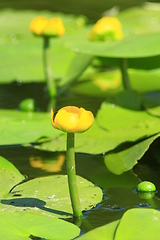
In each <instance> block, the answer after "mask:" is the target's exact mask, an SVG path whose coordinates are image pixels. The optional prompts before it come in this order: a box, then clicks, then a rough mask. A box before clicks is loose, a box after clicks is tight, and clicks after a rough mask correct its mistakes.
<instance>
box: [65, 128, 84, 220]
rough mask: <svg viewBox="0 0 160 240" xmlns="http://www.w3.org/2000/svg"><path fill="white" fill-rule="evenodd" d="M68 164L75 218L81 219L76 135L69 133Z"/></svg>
mask: <svg viewBox="0 0 160 240" xmlns="http://www.w3.org/2000/svg"><path fill="white" fill-rule="evenodd" d="M66 163H67V175H68V186H69V192H70V198H71V203H72V209H73V215H74V217H75V218H78V219H80V218H82V211H81V206H80V200H79V195H78V188H77V182H76V166H75V152H74V133H67V153H66Z"/></svg>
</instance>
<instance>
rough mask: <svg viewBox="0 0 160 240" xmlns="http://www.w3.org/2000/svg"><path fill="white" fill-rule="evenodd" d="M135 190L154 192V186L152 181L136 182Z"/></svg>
mask: <svg viewBox="0 0 160 240" xmlns="http://www.w3.org/2000/svg"><path fill="white" fill-rule="evenodd" d="M137 190H138V192H155V191H156V187H155V185H154V184H153V183H151V182H147V181H144V182H141V183H139V184H138V186H137Z"/></svg>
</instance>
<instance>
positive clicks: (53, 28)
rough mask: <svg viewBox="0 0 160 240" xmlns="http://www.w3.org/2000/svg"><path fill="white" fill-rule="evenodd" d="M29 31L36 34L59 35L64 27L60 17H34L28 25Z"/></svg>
mask: <svg viewBox="0 0 160 240" xmlns="http://www.w3.org/2000/svg"><path fill="white" fill-rule="evenodd" d="M29 29H30V31H31V32H33V33H34V34H36V35H38V36H48V37H60V36H62V35H63V34H64V32H65V29H64V26H63V23H62V20H61V19H60V18H51V19H47V18H46V17H41V16H39V17H36V18H34V19H33V20H32V22H31V23H30V27H29Z"/></svg>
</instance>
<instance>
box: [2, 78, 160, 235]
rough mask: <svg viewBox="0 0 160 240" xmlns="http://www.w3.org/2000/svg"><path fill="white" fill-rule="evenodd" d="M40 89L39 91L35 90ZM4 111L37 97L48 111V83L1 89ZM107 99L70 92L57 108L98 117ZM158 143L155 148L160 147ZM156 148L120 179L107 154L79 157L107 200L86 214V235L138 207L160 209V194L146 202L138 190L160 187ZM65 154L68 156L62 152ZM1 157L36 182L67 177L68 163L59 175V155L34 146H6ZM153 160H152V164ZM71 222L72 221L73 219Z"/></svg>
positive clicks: (83, 173)
mask: <svg viewBox="0 0 160 240" xmlns="http://www.w3.org/2000/svg"><path fill="white" fill-rule="evenodd" d="M35 89H36V91H35ZM0 96H1V101H0V102H1V106H0V107H1V108H5V109H6V108H10V109H12V108H13V109H15V108H17V107H18V104H19V102H20V101H21V100H22V99H23V98H24V97H26V98H27V97H34V99H35V101H36V104H37V109H38V110H41V111H45V110H46V106H47V100H45V94H44V84H43V83H42V84H36V83H32V84H19V83H16V82H13V83H11V84H9V85H1V86H0ZM102 101H103V99H100V98H95V97H94V98H92V97H86V96H83V95H74V94H72V93H70V92H67V93H66V94H65V95H63V96H62V97H61V98H60V99H58V102H57V105H58V106H57V108H58V109H59V108H60V107H63V106H65V105H73V103H74V105H77V106H83V107H85V108H86V109H90V110H91V111H93V113H94V115H96V112H97V110H98V108H99V106H100V104H101V102H102ZM158 142H159V141H158V140H157V141H155V143H154V145H156V144H159V143H158ZM153 149H154V146H153V147H152V146H151V148H150V149H149V151H148V152H147V153H146V154H145V155H144V157H143V158H142V159H141V161H140V163H139V164H138V165H137V166H135V167H134V169H133V171H130V172H127V173H126V174H125V173H124V174H122V175H120V176H118V175H115V174H112V173H111V172H109V171H108V170H107V168H106V166H105V164H104V154H102V155H88V154H80V153H79V154H76V167H77V174H78V175H80V176H82V177H84V178H86V179H87V180H89V181H91V182H93V183H94V184H95V185H98V186H99V187H101V189H102V190H103V193H104V196H103V201H102V202H101V203H99V204H98V205H97V206H96V207H95V208H93V209H92V210H91V211H87V212H84V219H83V222H82V225H81V229H82V233H85V232H87V231H89V230H91V229H94V228H96V227H99V226H102V225H104V224H107V223H109V222H112V221H114V220H117V219H120V218H121V217H122V215H123V214H124V212H125V211H126V210H128V209H130V208H134V207H142V208H144V207H147V208H148V207H149V208H150V207H151V208H155V209H159V208H160V203H159V199H158V198H159V197H160V193H159V192H157V193H156V197H154V198H153V199H148V200H146V199H142V198H141V197H140V196H138V194H137V193H136V192H135V191H134V189H135V188H136V186H137V184H138V183H139V180H140V179H141V180H149V181H152V182H154V183H155V185H156V187H157V188H160V183H159V179H158V178H159V173H160V165H159V164H158V163H157V162H156V161H155V159H154V155H153ZM62 154H65V153H62ZM0 155H1V156H3V157H5V158H6V159H8V160H9V161H10V162H12V163H13V164H14V165H15V166H16V167H17V168H18V169H19V170H20V172H21V173H22V174H25V175H27V176H28V179H32V178H35V177H40V176H48V175H54V174H66V166H65V162H62V163H61V166H60V167H59V168H60V169H59V171H58V172H56V170H55V168H54V167H53V165H54V164H55V159H56V156H57V153H53V152H45V151H40V150H38V149H34V148H33V147H32V146H30V147H23V146H20V145H15V146H12V147H10V146H5V147H1V148H0ZM151 158H152V161H149V160H150V159H151ZM68 221H71V222H72V219H69V220H68Z"/></svg>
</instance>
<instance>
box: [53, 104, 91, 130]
mask: <svg viewBox="0 0 160 240" xmlns="http://www.w3.org/2000/svg"><path fill="white" fill-rule="evenodd" d="M93 121H94V116H93V114H92V112H90V111H86V110H85V109H84V108H78V107H75V106H67V107H63V108H61V109H60V110H59V111H58V112H56V113H53V109H51V122H52V125H53V127H54V128H57V129H59V130H61V131H63V132H68V133H78V132H85V131H87V130H88V129H89V128H90V127H91V126H92V124H93Z"/></svg>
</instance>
